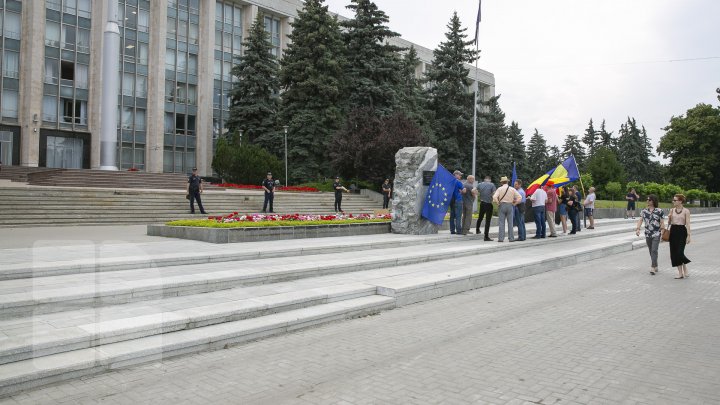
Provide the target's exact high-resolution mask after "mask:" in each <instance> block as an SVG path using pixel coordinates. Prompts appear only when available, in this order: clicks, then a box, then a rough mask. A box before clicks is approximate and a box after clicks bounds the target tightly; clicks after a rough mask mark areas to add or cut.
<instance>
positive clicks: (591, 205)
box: [583, 187, 595, 229]
mask: <svg viewBox="0 0 720 405" xmlns="http://www.w3.org/2000/svg"><path fill="white" fill-rule="evenodd" d="M588 192H589V193H588V195H587V197H585V201H584V202H583V204H584V205H585V216H586V217H588V218H589V219H590V226H588V227H587V229H595V218H594V217H593V211H595V187H590V189H588Z"/></svg>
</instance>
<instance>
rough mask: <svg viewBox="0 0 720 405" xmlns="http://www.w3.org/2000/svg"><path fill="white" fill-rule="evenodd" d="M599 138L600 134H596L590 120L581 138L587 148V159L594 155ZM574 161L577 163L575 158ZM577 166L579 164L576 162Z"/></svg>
mask: <svg viewBox="0 0 720 405" xmlns="http://www.w3.org/2000/svg"><path fill="white" fill-rule="evenodd" d="M599 137H600V134H598V131H596V130H595V126H594V125H593V120H592V118H590V122H589V123H588V127H587V129H585V134H584V135H583V137H582V142H583V143H584V144H585V146H586V147H587V157H588V158H589V157H591V156H592V155H594V154H595V149H596V148H597V146H598V139H599ZM566 143H567V142H566ZM576 161H577V158H576ZM578 165H580V162H578Z"/></svg>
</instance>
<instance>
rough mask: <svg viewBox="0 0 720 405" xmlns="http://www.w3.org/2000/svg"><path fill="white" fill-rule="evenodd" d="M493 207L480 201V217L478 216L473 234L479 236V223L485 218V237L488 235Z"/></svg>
mask: <svg viewBox="0 0 720 405" xmlns="http://www.w3.org/2000/svg"><path fill="white" fill-rule="evenodd" d="M492 213H493V205H492V203H489V202H485V201H480V215H478V220H477V225H476V226H475V233H476V234H480V223H481V222H482V220H483V216H484V217H485V237H488V235H489V234H490V221H491V220H492Z"/></svg>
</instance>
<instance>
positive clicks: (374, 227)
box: [147, 222, 390, 243]
mask: <svg viewBox="0 0 720 405" xmlns="http://www.w3.org/2000/svg"><path fill="white" fill-rule="evenodd" d="M384 233H390V222H369V223H367V224H333V225H301V226H273V227H262V228H200V227H193V226H168V225H148V226H147V234H148V235H149V236H164V237H167V238H179V239H190V240H198V241H202V242H209V243H239V242H262V241H269V240H283V239H304V238H326V237H334V236H358V235H375V234H384Z"/></svg>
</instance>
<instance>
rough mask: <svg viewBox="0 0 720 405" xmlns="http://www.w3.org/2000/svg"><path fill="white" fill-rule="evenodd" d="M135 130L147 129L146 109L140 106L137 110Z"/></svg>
mask: <svg viewBox="0 0 720 405" xmlns="http://www.w3.org/2000/svg"><path fill="white" fill-rule="evenodd" d="M135 130H136V131H144V130H145V110H143V109H140V108H138V109H137V110H135Z"/></svg>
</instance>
